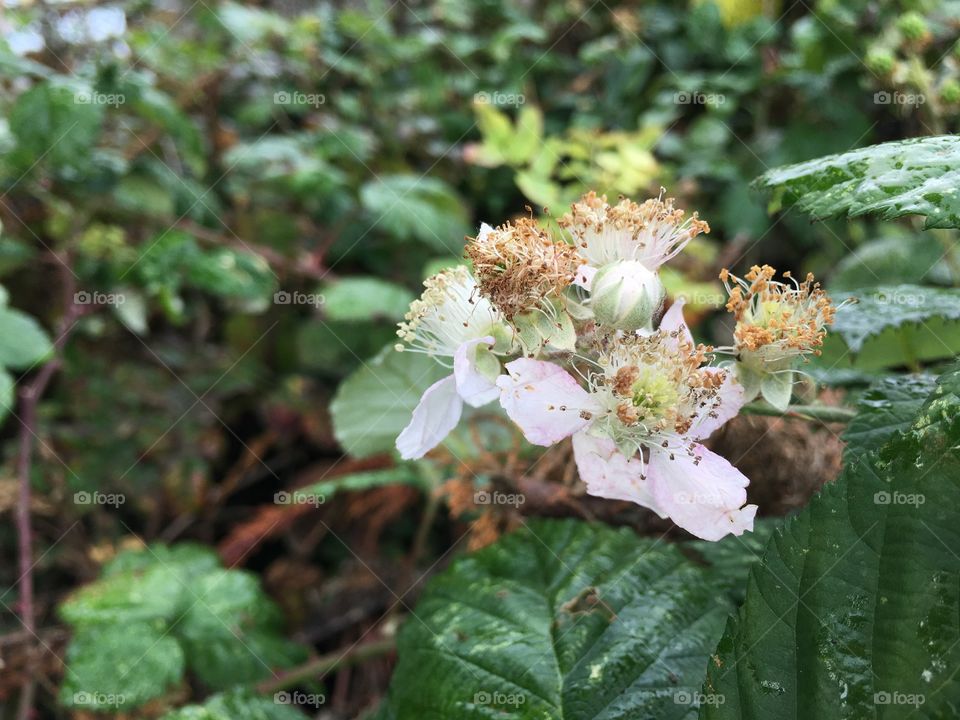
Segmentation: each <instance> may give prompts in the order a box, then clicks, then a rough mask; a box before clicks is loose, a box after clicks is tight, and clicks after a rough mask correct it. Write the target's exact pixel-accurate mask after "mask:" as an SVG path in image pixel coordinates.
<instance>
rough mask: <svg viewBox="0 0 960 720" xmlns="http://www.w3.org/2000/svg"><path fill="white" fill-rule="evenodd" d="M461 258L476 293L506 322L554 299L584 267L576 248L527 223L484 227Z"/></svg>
mask: <svg viewBox="0 0 960 720" xmlns="http://www.w3.org/2000/svg"><path fill="white" fill-rule="evenodd" d="M465 254H466V256H467V257H468V258H469V259H470V260H471V261H472V262H473V268H474V273H475V274H476V276H477V281H478V283H479V286H480V292H481V293H483V295H484V296H485V297H487V298H488V299H489V300H490V302H491V303H493V305H494V306H495V307H496V308H497V309H499V310H500V312H502V313H503V315H504V316H505V317H506V318H508V319H509V318H512V317H513V316H514V315H517V314H518V313H521V312H525V311H527V310H532V309H535V308H538V307H540V306H541V304H542V302H543V301H544V300H545V299H548V298H557V297H559V296H560V294H561V293H562V292H563V290H564V289H565V288H566V287H567V286H568V285H570V283H571V282H573V279H574V276H575V274H576V271H577V268H578V267H579V266H580V265H581V264H582V263H583V260H582V259H581V258H580V256H579V255H578V253H577V250H576V248H574V247H573V246H571V245H569V244H567V243H565V242H563V241H556V240H553V239H552V238H551V237H550V235H549V234H548V233H547V232H546V231H545V230H544V229H543V228H541V227H540V226H539V225H537V223H536V222H535V221H534V220H533V219H530V218H522V219H520V220H517V221H516V222H513V223H505V224H503V225H501V226H500V227H497V228H484V230H483V231H482V232H481V233H480V234H479V235H478V236H477V237H475V238H472V239H471V240H470V241H469V242H468V243H467V247H466V250H465Z"/></svg>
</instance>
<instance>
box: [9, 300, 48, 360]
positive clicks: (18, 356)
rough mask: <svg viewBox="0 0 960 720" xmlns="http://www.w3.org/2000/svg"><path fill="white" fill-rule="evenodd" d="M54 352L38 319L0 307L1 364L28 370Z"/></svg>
mask: <svg viewBox="0 0 960 720" xmlns="http://www.w3.org/2000/svg"><path fill="white" fill-rule="evenodd" d="M52 352H53V345H52V344H51V342H50V338H49V337H48V336H47V332H46V330H44V329H43V328H42V327H40V324H39V323H38V322H37V321H36V320H34V319H33V318H32V317H30V316H29V315H27V314H25V313H22V312H20V311H19V310H14V309H13V308H9V307H0V366H3V367H8V368H11V367H12V368H16V369H18V370H27V369H30V368H31V367H32V366H33V365H35V364H36V363H37V362H39V361H40V360H43V359H44V358H45V357H47V356H48V355H50V354H51V353H52Z"/></svg>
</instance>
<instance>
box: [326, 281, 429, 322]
mask: <svg viewBox="0 0 960 720" xmlns="http://www.w3.org/2000/svg"><path fill="white" fill-rule="evenodd" d="M412 301H413V293H412V292H410V291H409V290H407V289H406V288H405V287H402V286H400V285H396V284H394V283H391V282H387V281H386V280H381V279H379V278H375V277H346V278H343V279H341V280H337V281H336V282H332V283H328V284H327V285H326V286H324V288H323V312H324V314H325V315H326V316H327V317H328V318H329V319H331V320H337V321H346V322H357V321H358V320H376V319H380V318H386V319H388V320H402V319H403V316H404V314H405V313H406V312H407V307H408V306H409V305H410V303H411V302H412Z"/></svg>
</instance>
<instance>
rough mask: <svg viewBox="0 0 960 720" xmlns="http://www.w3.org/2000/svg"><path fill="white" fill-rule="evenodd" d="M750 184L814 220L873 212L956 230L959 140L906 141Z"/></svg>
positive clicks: (776, 172)
mask: <svg viewBox="0 0 960 720" xmlns="http://www.w3.org/2000/svg"><path fill="white" fill-rule="evenodd" d="M756 184H757V185H758V186H760V187H762V188H765V189H767V190H773V191H775V192H776V197H777V199H778V200H779V201H780V202H782V203H783V204H784V205H792V204H794V203H796V204H797V206H798V207H799V208H800V209H801V210H803V211H804V212H808V213H810V214H811V215H813V216H814V217H815V218H817V219H820V218H826V217H831V216H835V215H850V216H858V215H865V214H867V213H878V214H879V215H880V216H881V217H882V218H884V219H887V220H890V219H893V218H898V217H901V216H903V215H923V216H925V218H926V220H925V225H924V227H925V228H948V227H960V137H957V136H956V135H942V136H938V137H923V138H911V139H909V140H900V141H897V142H888V143H883V144H881V145H872V146H870V147H866V148H861V149H859V150H852V151H850V152H845V153H839V154H837V155H828V156H826V157H822V158H817V159H816V160H809V161H807V162H802V163H797V164H795V165H787V166H785V167H779V168H774V169H773V170H770V171H769V172H767V173H765V174H763V175H762V176H760V178H758V179H757V181H756Z"/></svg>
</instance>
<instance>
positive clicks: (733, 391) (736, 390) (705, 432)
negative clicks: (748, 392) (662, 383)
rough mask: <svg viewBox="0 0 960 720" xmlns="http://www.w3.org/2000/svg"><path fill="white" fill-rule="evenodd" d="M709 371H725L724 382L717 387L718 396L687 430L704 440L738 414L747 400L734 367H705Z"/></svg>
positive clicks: (695, 437) (693, 436)
mask: <svg viewBox="0 0 960 720" xmlns="http://www.w3.org/2000/svg"><path fill="white" fill-rule="evenodd" d="M704 369H705V370H706V371H707V372H708V373H710V374H712V375H715V374H717V373H725V374H726V377H724V379H723V382H722V383H721V384H720V387H719V388H718V389H717V397H716V399H715V401H714V403H711V405H709V406H708V407H705V408H702V409H701V410H700V412H699V414H698V415H697V416H696V417H695V418H694V419H693V424H692V425H691V426H690V429H689V430H688V431H687V434H688V435H689V436H690V437H691V438H693V439H694V440H703V439H704V438H706V437H709V436H710V434H711V433H712V432H713V431H714V430H716V429H717V428H718V427H720V426H721V425H723V424H724V423H726V422H727V421H728V420H730V419H731V418H734V417H736V416H737V413H739V412H740V408H742V407H743V405H744V403H745V402H746V398H745V396H744V392H743V386H742V385H741V384H740V383H739V382H737V378H736V377H735V373H734V372H733V370H732V369H729V370H723V369H721V368H714V367H711V368H704Z"/></svg>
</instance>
